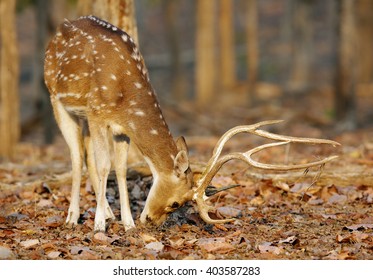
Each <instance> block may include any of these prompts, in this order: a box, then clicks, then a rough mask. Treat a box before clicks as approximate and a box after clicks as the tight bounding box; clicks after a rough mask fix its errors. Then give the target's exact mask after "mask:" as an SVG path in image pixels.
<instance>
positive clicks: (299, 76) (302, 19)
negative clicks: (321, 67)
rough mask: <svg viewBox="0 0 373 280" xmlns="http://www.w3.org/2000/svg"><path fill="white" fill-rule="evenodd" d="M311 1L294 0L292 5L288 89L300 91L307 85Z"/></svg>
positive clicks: (310, 37)
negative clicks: (291, 45) (290, 59)
mask: <svg viewBox="0 0 373 280" xmlns="http://www.w3.org/2000/svg"><path fill="white" fill-rule="evenodd" d="M311 5H312V1H309V0H295V1H293V2H292V6H293V13H292V14H293V28H292V29H293V34H292V35H293V38H292V41H293V63H292V69H291V77H290V83H289V89H290V90H291V91H302V90H304V89H305V88H306V87H308V86H309V76H310V72H311V61H312V56H313V55H312V54H313V52H312V31H313V30H312V23H311V20H310V16H311Z"/></svg>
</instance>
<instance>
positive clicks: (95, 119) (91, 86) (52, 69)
mask: <svg viewBox="0 0 373 280" xmlns="http://www.w3.org/2000/svg"><path fill="white" fill-rule="evenodd" d="M45 82H46V84H47V87H48V89H49V91H50V96H51V102H52V105H53V109H54V114H55V117H56V120H57V123H58V125H59V127H60V129H61V132H62V134H63V136H64V138H65V140H66V142H67V144H68V146H69V148H70V154H71V161H72V195H71V202H70V207H69V210H68V215H67V219H66V222H67V223H69V224H76V223H77V220H78V218H79V188H80V183H81V175H82V166H83V157H84V147H85V149H86V151H87V165H88V172H89V176H90V178H91V181H92V184H93V187H94V190H95V192H96V199H97V210H96V216H95V226H94V229H95V230H98V231H104V230H105V219H106V218H113V213H112V212H111V209H110V206H109V204H108V202H107V200H106V197H105V192H106V180H107V177H108V173H109V171H110V169H111V161H110V151H111V148H110V144H109V142H110V141H109V140H110V138H112V139H113V153H114V165H115V171H116V176H117V181H118V185H119V192H120V206H121V218H122V221H123V223H124V227H125V229H129V228H131V227H134V222H133V219H132V216H131V211H130V206H129V200H128V193H127V186H126V170H127V153H128V147H129V144H130V142H131V143H135V144H136V146H137V147H138V148H139V150H140V151H141V153H142V154H143V156H144V158H145V160H146V161H147V163H148V165H149V167H150V169H151V171H152V174H153V186H152V187H151V190H150V192H149V195H148V198H147V200H146V204H145V207H144V210H143V211H142V213H141V216H140V221H141V222H142V223H146V222H149V221H151V222H153V223H155V224H157V225H159V224H161V223H162V222H163V221H164V220H165V219H166V217H167V214H168V213H170V212H172V211H174V210H176V209H177V208H178V207H180V206H181V205H183V204H184V203H185V202H186V201H188V200H193V201H195V202H196V203H197V206H198V210H199V213H200V215H201V217H202V219H203V220H204V221H205V222H207V223H224V222H228V221H230V220H213V219H211V218H210V216H209V214H208V213H209V211H212V210H213V209H212V208H211V206H209V205H208V204H206V201H205V200H206V195H205V191H206V189H207V188H208V187H209V184H210V182H211V180H212V179H213V177H214V176H215V174H216V173H217V172H218V170H219V169H220V168H221V167H222V165H223V164H224V163H226V162H227V161H229V160H232V159H239V160H243V161H245V162H247V163H248V164H250V165H252V166H254V167H257V168H264V169H274V170H292V169H301V168H308V167H311V166H315V165H322V164H325V163H326V162H328V161H330V160H332V159H334V158H335V156H334V157H333V156H331V157H328V158H325V159H323V160H319V161H316V162H311V163H307V164H299V165H271V164H263V163H260V162H257V161H255V160H253V159H252V158H251V155H252V154H254V153H256V152H259V151H261V150H263V149H266V148H269V147H273V146H279V145H286V144H289V143H292V142H297V143H311V144H332V145H338V143H336V142H334V141H330V140H322V139H310V138H297V137H290V136H282V135H277V134H272V133H269V132H265V131H262V130H259V128H260V127H261V126H263V125H268V124H275V123H277V122H278V121H267V122H262V123H258V124H254V125H249V126H238V127H235V128H233V129H231V130H229V131H228V132H227V133H225V134H224V135H223V136H222V138H221V139H220V140H219V142H218V143H217V145H216V147H215V149H214V152H213V156H212V158H211V159H210V161H209V162H208V164H207V166H206V169H205V171H204V172H203V173H202V176H201V177H200V178H199V179H198V180H197V181H196V182H193V176H192V172H191V170H190V168H189V160H188V154H187V146H186V143H185V141H184V139H183V138H179V139H178V140H177V141H176V142H174V140H173V138H172V136H171V133H170V131H169V129H168V126H167V124H166V122H165V120H164V117H163V115H162V112H161V109H160V107H159V104H158V101H157V98H156V94H155V92H154V90H153V88H152V86H151V85H150V83H149V77H148V73H147V70H146V67H145V64H144V61H143V59H142V57H141V55H140V53H139V51H138V48H137V47H136V46H135V44H134V42H133V40H132V39H131V38H130V37H129V36H128V34H127V33H125V32H124V31H122V30H120V29H118V28H117V27H115V26H113V25H111V24H109V23H108V22H106V21H103V20H101V19H99V18H97V17H94V16H88V17H82V18H79V19H78V20H75V21H72V22H70V21H67V20H65V22H64V23H63V24H62V25H61V26H60V27H59V30H58V31H57V34H56V36H55V37H54V38H53V39H52V41H51V42H50V44H49V46H48V48H47V51H46V59H45ZM240 132H248V133H253V134H256V135H259V136H263V137H266V138H269V139H273V140H278V141H280V142H275V143H270V144H265V145H262V146H259V147H256V148H254V149H251V150H249V151H247V152H245V153H231V154H227V155H224V156H222V157H220V154H221V151H222V149H223V146H224V144H225V143H226V141H228V140H229V139H230V138H231V137H232V136H233V135H235V134H237V133H240ZM223 189H224V188H223ZM221 190H222V189H216V190H215V191H213V193H216V192H219V191H221Z"/></svg>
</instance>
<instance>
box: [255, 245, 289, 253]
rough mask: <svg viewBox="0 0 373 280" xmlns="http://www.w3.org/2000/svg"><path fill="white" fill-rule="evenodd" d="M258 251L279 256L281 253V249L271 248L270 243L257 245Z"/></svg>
mask: <svg viewBox="0 0 373 280" xmlns="http://www.w3.org/2000/svg"><path fill="white" fill-rule="evenodd" d="M258 249H259V251H260V252H261V253H272V254H275V255H279V254H281V253H282V252H283V249H282V248H281V247H277V246H273V245H272V243H271V242H264V243H262V244H260V245H258Z"/></svg>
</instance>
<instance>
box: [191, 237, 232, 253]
mask: <svg viewBox="0 0 373 280" xmlns="http://www.w3.org/2000/svg"><path fill="white" fill-rule="evenodd" d="M197 245H198V246H199V247H201V248H202V249H204V250H206V251H207V252H209V253H212V252H214V253H221V254H224V253H228V252H230V251H233V250H234V249H235V248H234V247H233V245H231V244H230V243H227V242H226V241H225V238H224V237H218V238H201V239H199V240H198V242H197Z"/></svg>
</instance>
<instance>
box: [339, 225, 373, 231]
mask: <svg viewBox="0 0 373 280" xmlns="http://www.w3.org/2000/svg"><path fill="white" fill-rule="evenodd" d="M343 229H349V230H365V229H373V224H356V225H352V226H346V227H343Z"/></svg>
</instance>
